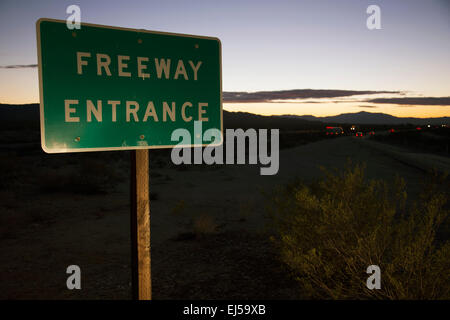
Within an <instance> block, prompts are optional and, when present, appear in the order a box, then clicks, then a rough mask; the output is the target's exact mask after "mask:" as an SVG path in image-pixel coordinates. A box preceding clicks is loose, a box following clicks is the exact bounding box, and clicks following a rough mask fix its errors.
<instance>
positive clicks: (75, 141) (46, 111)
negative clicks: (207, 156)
mask: <svg viewBox="0 0 450 320" xmlns="http://www.w3.org/2000/svg"><path fill="white" fill-rule="evenodd" d="M36 32H37V45H38V61H39V85H40V99H41V105H40V114H41V142H42V148H43V150H44V151H45V152H48V153H62V152H81V151H102V150H127V149H150V148H166V147H173V146H174V145H177V144H178V140H177V141H172V139H171V136H172V132H173V131H174V130H176V129H178V128H183V129H187V130H188V131H189V132H190V134H191V136H192V137H194V122H197V121H202V122H201V125H202V130H203V131H205V130H207V129H212V128H215V129H218V130H220V131H222V80H221V79H222V76H221V45H220V41H219V39H217V38H210V37H202V36H191V35H182V34H170V33H162V32H154V31H147V30H134V29H125V28H116V27H106V26H100V25H93V24H85V23H82V24H81V29H78V30H77V29H73V30H70V29H68V28H67V25H66V22H65V21H61V20H52V19H40V20H38V21H37V23H36ZM196 136H197V138H199V137H198V133H197V134H196ZM202 139H203V136H202V137H200V140H198V139H196V140H195V141H197V142H196V143H195V144H194V143H189V144H186V145H189V146H190V145H206V144H210V143H211V141H203V140H202ZM220 143H222V141H214V143H213V144H211V145H216V144H220Z"/></svg>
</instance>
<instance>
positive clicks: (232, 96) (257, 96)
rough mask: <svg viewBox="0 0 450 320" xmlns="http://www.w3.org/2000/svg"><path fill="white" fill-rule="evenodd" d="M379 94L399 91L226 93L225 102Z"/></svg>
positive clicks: (310, 90) (306, 90)
mask: <svg viewBox="0 0 450 320" xmlns="http://www.w3.org/2000/svg"><path fill="white" fill-rule="evenodd" d="M379 93H389V94H393V93H399V91H355V90H322V89H320V90H316V89H296V90H281V91H258V92H224V93H223V100H224V101H225V102H269V101H270V100H287V99H310V98H337V97H348V96H354V95H367V94H379Z"/></svg>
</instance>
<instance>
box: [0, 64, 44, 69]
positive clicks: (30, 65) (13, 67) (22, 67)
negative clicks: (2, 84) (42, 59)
mask: <svg viewBox="0 0 450 320" xmlns="http://www.w3.org/2000/svg"><path fill="white" fill-rule="evenodd" d="M36 67H37V64H12V65H9V66H0V69H25V68H36Z"/></svg>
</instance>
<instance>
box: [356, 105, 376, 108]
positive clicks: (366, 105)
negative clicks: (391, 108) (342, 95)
mask: <svg viewBox="0 0 450 320" xmlns="http://www.w3.org/2000/svg"><path fill="white" fill-rule="evenodd" d="M359 107H360V108H378V107H377V106H367V105H366V106H359Z"/></svg>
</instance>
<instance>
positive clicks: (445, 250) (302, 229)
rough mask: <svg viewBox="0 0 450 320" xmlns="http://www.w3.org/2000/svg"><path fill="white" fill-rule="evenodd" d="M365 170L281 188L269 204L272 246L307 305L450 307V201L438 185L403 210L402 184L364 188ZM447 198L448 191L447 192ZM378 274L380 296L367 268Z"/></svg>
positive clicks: (372, 184)
mask: <svg viewBox="0 0 450 320" xmlns="http://www.w3.org/2000/svg"><path fill="white" fill-rule="evenodd" d="M364 171H365V170H364V166H363V165H356V166H351V165H349V166H348V168H347V169H345V170H344V171H343V172H333V173H332V172H327V171H326V177H325V178H324V179H323V180H322V181H320V182H318V183H316V184H312V185H306V184H304V183H301V182H295V183H292V184H290V185H288V186H286V187H284V188H280V189H279V190H278V191H277V192H276V193H275V195H274V196H273V197H272V200H271V202H270V206H269V207H270V213H271V217H272V222H273V226H274V234H273V236H272V240H273V241H274V243H275V244H276V246H277V248H278V249H279V253H280V257H281V259H282V261H283V262H285V263H286V264H287V266H289V268H290V269H291V270H292V273H293V275H294V277H295V278H296V279H297V280H298V281H299V282H300V283H301V285H302V291H303V293H304V294H305V296H306V297H307V298H319V299H369V298H372V299H373V298H376V299H449V298H450V273H449V272H448V270H449V269H450V241H449V235H448V234H446V235H445V236H442V237H439V239H438V238H437V237H436V234H437V232H438V231H439V230H440V229H442V225H443V222H445V220H446V221H447V222H448V217H449V211H448V210H447V209H446V206H447V205H448V195H447V194H445V193H443V192H442V190H441V189H439V188H438V187H437V186H436V185H432V186H429V187H427V188H424V189H423V192H422V194H421V196H420V197H418V198H417V199H415V201H414V204H413V205H407V204H406V198H407V193H406V189H405V183H404V182H403V180H402V179H400V178H396V179H395V183H387V182H386V181H382V180H367V179H365V177H364ZM444 192H445V189H444ZM369 265H378V266H379V267H380V269H381V289H380V290H369V289H368V288H367V287H366V280H367V278H368V276H369V275H368V274H366V268H367V267H368V266H369Z"/></svg>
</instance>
